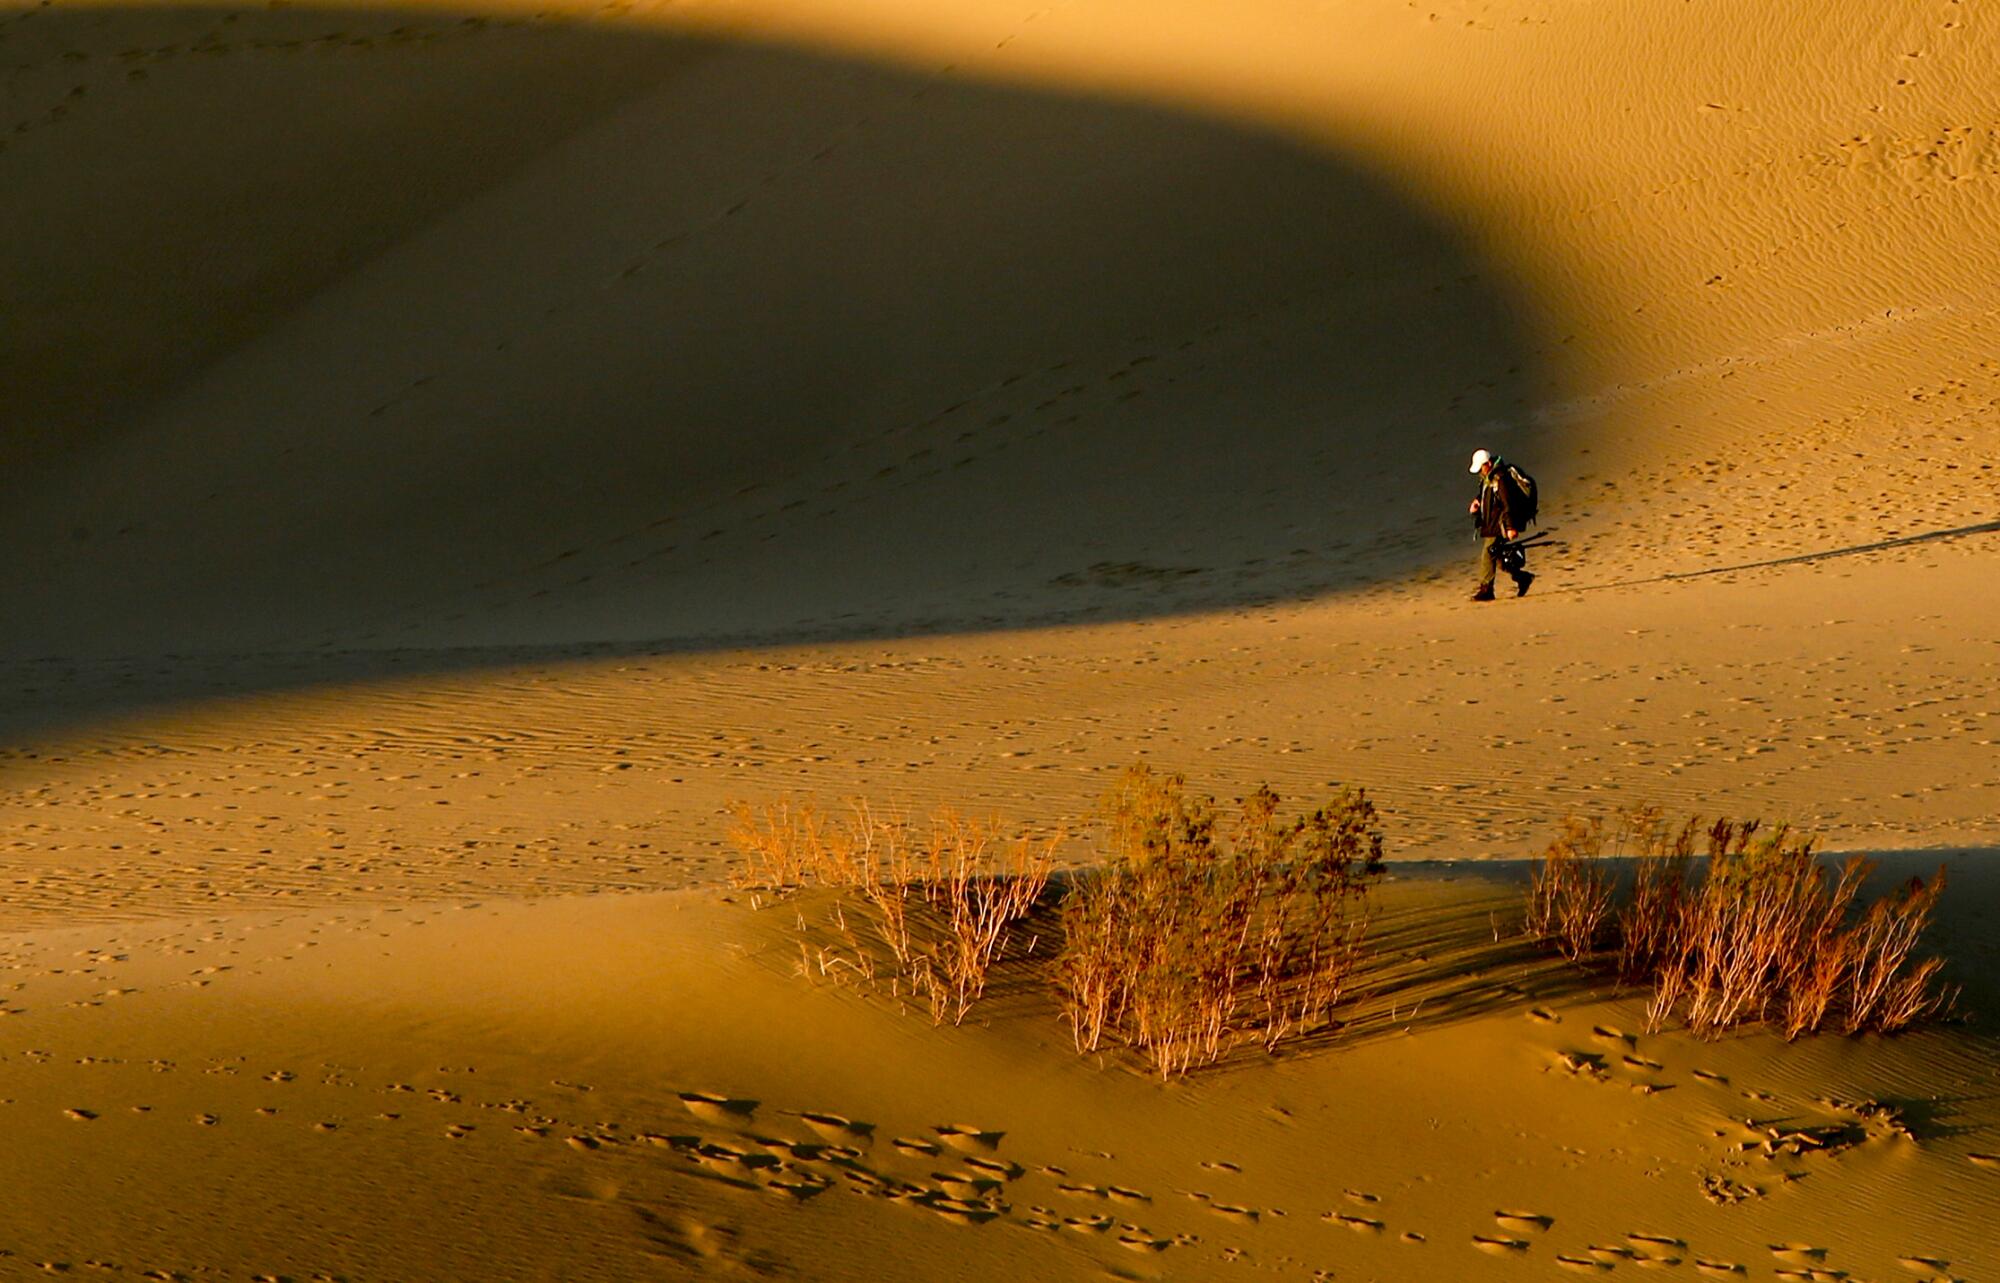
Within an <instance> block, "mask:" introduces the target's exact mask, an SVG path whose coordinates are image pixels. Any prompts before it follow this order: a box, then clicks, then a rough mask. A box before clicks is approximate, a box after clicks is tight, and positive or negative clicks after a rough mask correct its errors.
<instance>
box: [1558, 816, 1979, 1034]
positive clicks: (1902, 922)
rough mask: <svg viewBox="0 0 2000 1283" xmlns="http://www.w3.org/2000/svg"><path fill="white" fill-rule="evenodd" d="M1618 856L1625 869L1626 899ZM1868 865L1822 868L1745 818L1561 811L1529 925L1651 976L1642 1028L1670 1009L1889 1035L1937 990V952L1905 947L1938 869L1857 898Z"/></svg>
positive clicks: (1809, 846) (1727, 1019)
mask: <svg viewBox="0 0 2000 1283" xmlns="http://www.w3.org/2000/svg"><path fill="white" fill-rule="evenodd" d="M1697 850H1699V851H1700V858H1699V872H1700V875H1699V877H1696V876H1695V875H1696V868H1697V855H1696V852H1697ZM1614 857H1629V859H1630V860H1631V862H1632V865H1633V870H1632V876H1631V879H1630V885H1629V888H1628V889H1627V890H1626V891H1625V893H1624V894H1623V896H1622V899H1621V897H1620V896H1619V894H1618V892H1617V887H1618V883H1619V879H1618V878H1617V877H1616V876H1615V875H1614V872H1613V870H1612V867H1611V866H1610V864H1609V863H1608V860H1609V859H1611V858H1614ZM1872 867H1873V866H1872V865H1871V864H1870V863H1869V862H1868V861H1867V860H1865V859H1863V858H1861V857H1859V856H1856V857H1854V858H1851V859H1849V860H1848V861H1847V862H1846V863H1845V864H1844V865H1842V866H1841V867H1840V869H1839V870H1838V871H1837V872H1835V871H1831V870H1829V869H1828V868H1827V866H1826V865H1825V864H1824V863H1823V862H1822V861H1821V860H1820V859H1819V857H1818V853H1817V850H1816V843H1815V842H1814V840H1813V839H1812V838H1810V837H1807V836H1802V835H1800V834H1797V833H1794V832H1792V831H1791V830H1790V829H1788V828H1786V827H1783V826H1778V827H1775V828H1772V829H1769V830H1766V829H1763V828H1762V827H1761V826H1759V825H1758V824H1757V823H1755V822H1754V821H1752V822H1749V823H1741V824H1739V823H1733V822H1731V821H1728V820H1718V821H1716V822H1715V823H1714V824H1712V825H1709V826H1707V827H1706V828H1704V827H1703V826H1702V825H1701V824H1700V823H1699V822H1698V821H1694V820H1690V821H1688V822H1687V823H1685V824H1683V825H1681V826H1680V827H1679V828H1674V827H1672V826H1670V825H1668V824H1667V823H1665V822H1664V820H1663V819H1662V817H1661V815H1660V813H1659V811H1657V810H1654V809H1645V810H1639V811H1634V812H1629V813H1627V814H1626V815H1624V816H1622V817H1620V818H1619V819H1618V820H1617V821H1615V822H1613V823H1611V824H1608V825H1607V824H1604V823H1601V822H1598V821H1587V822H1586V821H1576V820H1572V821H1570V822H1569V823H1568V824H1567V825H1566V826H1565V828H1564V831H1563V833H1562V834H1561V835H1560V836H1558V837H1557V839H1556V840H1555V841H1554V842H1552V843H1551V844H1550V845H1549V848H1548V849H1547V851H1545V852H1544V853H1543V856H1542V862H1541V865H1540V867H1539V868H1538V869H1537V871H1536V873H1535V875H1534V879H1533V883H1532V885H1531V886H1530V888H1529V894H1528V912H1527V921H1526V928H1527V932H1528V934H1529V935H1530V936H1532V937H1533V938H1534V939H1536V940H1537V941H1539V942H1540V943H1542V944H1543V945H1545V946H1546V947H1548V948H1551V949H1553V950H1555V951H1556V952H1559V953H1561V954H1562V955H1563V956H1565V957H1567V958H1570V959H1572V960H1582V959H1584V958H1586V957H1589V956H1591V955H1593V954H1595V953H1597V952H1598V951H1599V950H1601V949H1603V948H1606V947H1612V948H1615V949H1616V955H1617V965H1618V971H1619V975H1620V977H1621V978H1622V979H1623V980H1625V981H1627V982H1628V983H1635V984H1647V985H1650V986H1651V987H1652V990H1653V996H1652V1000H1651V1002H1650V1003H1649V1005H1648V1008H1647V1023H1648V1026H1649V1027H1650V1028H1652V1029H1654V1030H1657V1029H1660V1028H1662V1027H1664V1026H1665V1025H1666V1024H1667V1023H1668V1022H1670V1021H1672V1020H1674V1019H1676V1018H1678V1019H1680V1020H1682V1021H1684V1022H1685V1023H1686V1024H1687V1026H1688V1028H1690V1029H1692V1030H1693V1031H1695V1032H1696V1033H1698V1034H1702V1035H1705V1036H1712V1035H1715V1034H1718V1033H1721V1032H1723V1031H1725V1030H1728V1029H1732V1028H1735V1027H1737V1026H1740V1025H1745V1024H1752V1023H1762V1022H1769V1023H1771V1024H1773V1025H1776V1026H1777V1027H1779V1028H1781V1029H1783V1031H1784V1033H1785V1036H1786V1037H1787V1038H1796V1037H1798V1036H1799V1035H1801V1034H1805V1033H1816V1032H1818V1031H1820V1030H1821V1029H1824V1028H1828V1027H1834V1028H1839V1029H1842V1030H1844V1031H1846V1032H1849V1033H1857V1032H1861V1031H1863V1030H1875V1031H1879V1032H1885V1033H1887V1032H1893V1031H1895V1030H1898V1029H1902V1028H1905V1027H1906V1026H1908V1025H1910V1024H1912V1023H1914V1022H1915V1021H1918V1020H1921V1019H1923V1018H1924V1017H1926V1016H1930V1015H1933V1014H1935V1013H1936V1012H1937V1011H1939V1010H1940V1009H1941V1008H1942V1007H1943V1006H1944V1005H1945V1003H1946V1001H1947V999H1948V994H1946V992H1945V991H1944V990H1943V989H1942V988H1941V987H1940V986H1939V984H1938V971H1939V970H1940V968H1941V967H1942V966H1943V963H1942V961H1941V960H1940V959H1937V958H1934V957H1921V958H1920V957H1918V956H1917V954H1916V949H1917V945H1918V943H1919V942H1920V941H1921V939H1922V936H1923V933H1924V929H1925V927H1927V926H1928V925H1929V923H1930V919H1931V914H1932V912H1933V910H1934V909H1935V907H1936V905H1937V900H1938V896H1939V894H1940V893H1941V892H1942V890H1943V887H1944V870H1943V869H1941V868H1940V869H1939V870H1938V873H1937V875H1936V876H1935V877H1933V878H1932V879H1931V880H1929V881H1928V882H1926V881H1925V880H1923V879H1921V878H1912V879H1910V880H1909V881H1908V882H1906V883H1904V884H1903V885H1902V886H1901V887H1899V888H1897V889H1896V890H1894V891H1892V892H1891V893H1889V894H1888V895H1886V896H1883V897H1881V898H1879V899H1877V900H1875V901H1873V902H1872V903H1870V904H1868V905H1867V907H1866V908H1865V909H1858V908H1857V905H1858V903H1859V896H1860V892H1861V886H1862V883H1863V882H1864V881H1865V880H1866V879H1867V876H1868V874H1869V872H1870V871H1871V870H1872Z"/></svg>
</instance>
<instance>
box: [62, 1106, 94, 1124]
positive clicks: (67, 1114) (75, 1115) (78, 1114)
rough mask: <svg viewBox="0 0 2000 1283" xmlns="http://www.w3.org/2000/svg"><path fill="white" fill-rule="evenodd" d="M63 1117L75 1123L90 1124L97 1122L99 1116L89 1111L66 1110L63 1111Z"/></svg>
mask: <svg viewBox="0 0 2000 1283" xmlns="http://www.w3.org/2000/svg"><path fill="white" fill-rule="evenodd" d="M63 1117H64V1118H67V1119H69V1120H70V1121H71V1122H73V1123H89V1122H95V1121H97V1115H96V1114H95V1113H93V1112H92V1111H90V1110H88V1109H65V1110H63Z"/></svg>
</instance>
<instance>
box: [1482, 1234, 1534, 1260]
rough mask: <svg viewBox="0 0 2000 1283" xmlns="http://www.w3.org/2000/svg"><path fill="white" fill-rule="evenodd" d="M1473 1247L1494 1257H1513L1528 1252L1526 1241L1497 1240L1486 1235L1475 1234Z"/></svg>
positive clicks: (1512, 1239)
mask: <svg viewBox="0 0 2000 1283" xmlns="http://www.w3.org/2000/svg"><path fill="white" fill-rule="evenodd" d="M1472 1245H1473V1246H1474V1247H1476V1248H1478V1249H1479V1250H1480V1251H1482V1252H1485V1253H1488V1254H1489V1255H1492V1256H1513V1255H1516V1254H1518V1253H1521V1252H1525V1251H1527V1250H1528V1241H1527V1240H1526V1239H1520V1238H1496V1237H1493V1236H1490V1235H1486V1234H1474V1235H1473V1236H1472Z"/></svg>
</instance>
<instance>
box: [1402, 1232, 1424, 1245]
mask: <svg viewBox="0 0 2000 1283" xmlns="http://www.w3.org/2000/svg"><path fill="white" fill-rule="evenodd" d="M1397 1237H1398V1241H1400V1242H1403V1243H1408V1244H1409V1245H1410V1246H1411V1247H1421V1246H1423V1245H1424V1244H1425V1243H1428V1242H1429V1241H1430V1240H1429V1239H1427V1238H1425V1237H1424V1236H1423V1235H1421V1234H1419V1233H1417V1232H1416V1231H1415V1230H1404V1231H1403V1232H1402V1233H1401V1234H1400V1235H1398V1236H1397Z"/></svg>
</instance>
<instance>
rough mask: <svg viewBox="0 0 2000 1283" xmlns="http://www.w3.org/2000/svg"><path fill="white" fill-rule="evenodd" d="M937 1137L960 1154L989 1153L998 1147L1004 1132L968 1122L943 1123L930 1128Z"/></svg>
mask: <svg viewBox="0 0 2000 1283" xmlns="http://www.w3.org/2000/svg"><path fill="white" fill-rule="evenodd" d="M931 1130H932V1131H933V1132H935V1133H937V1138H938V1139H939V1140H941V1141H943V1142H944V1143H945V1144H947V1145H949V1146H951V1147H952V1148H953V1149H955V1150H957V1151H959V1152H960V1153H961V1154H977V1153H981V1152H985V1153H991V1152H992V1151H994V1150H996V1149H998V1148H1000V1140H1001V1138H1002V1137H1003V1136H1005V1135H1006V1133H1005V1132H995V1131H987V1130H986V1129H985V1128H983V1127H974V1126H972V1125H971V1124H970V1123H945V1124H942V1125H940V1126H937V1127H933V1128H931Z"/></svg>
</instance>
